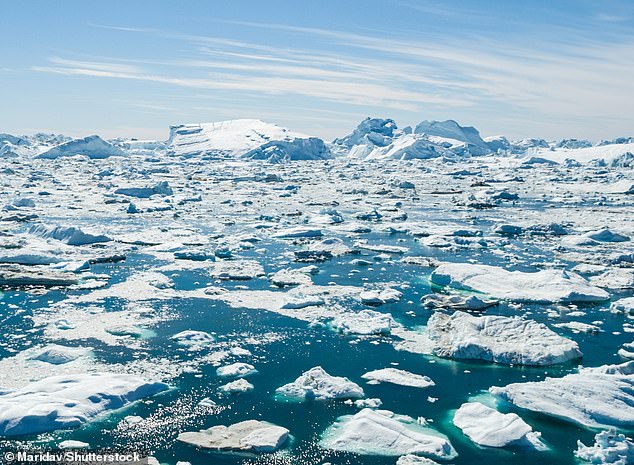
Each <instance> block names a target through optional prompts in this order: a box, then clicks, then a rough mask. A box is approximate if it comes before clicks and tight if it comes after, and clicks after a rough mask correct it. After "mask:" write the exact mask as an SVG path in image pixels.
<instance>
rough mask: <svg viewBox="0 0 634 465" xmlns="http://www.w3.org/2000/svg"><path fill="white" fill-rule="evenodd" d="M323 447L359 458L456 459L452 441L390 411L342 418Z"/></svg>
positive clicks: (326, 434) (363, 412)
mask: <svg viewBox="0 0 634 465" xmlns="http://www.w3.org/2000/svg"><path fill="white" fill-rule="evenodd" d="M320 445H321V446H322V447H324V448H326V449H331V450H337V451H344V452H352V453H354V454H359V455H382V456H393V457H397V456H400V455H405V454H413V455H425V456H432V457H437V458H441V459H451V458H454V457H455V456H456V455H457V454H456V451H455V450H454V448H453V446H452V445H451V443H450V442H449V439H447V438H446V437H444V436H442V435H441V434H440V433H438V432H436V431H434V430H432V429H430V428H427V427H424V426H421V425H420V424H418V423H417V422H416V420H415V419H413V418H411V417H408V416H405V415H396V414H394V413H393V412H390V411H387V410H371V409H363V410H361V411H360V412H359V413H357V414H356V415H344V416H342V417H339V418H338V419H337V422H336V423H334V424H333V425H332V426H330V427H328V428H327V429H326V431H325V432H324V433H323V435H322V439H321V441H320Z"/></svg>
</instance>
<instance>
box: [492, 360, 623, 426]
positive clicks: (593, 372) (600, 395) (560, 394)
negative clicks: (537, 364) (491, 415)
mask: <svg viewBox="0 0 634 465" xmlns="http://www.w3.org/2000/svg"><path fill="white" fill-rule="evenodd" d="M489 392H491V393H492V394H493V395H495V396H496V397H498V398H500V399H502V400H504V401H507V402H510V403H513V404H514V405H516V406H517V407H520V408H523V409H526V410H531V411H533V412H539V413H543V414H545V415H548V416H552V417H555V418H559V419H562V420H565V421H570V422H572V423H575V424H578V425H581V426H586V427H589V428H601V427H609V426H623V427H631V426H634V361H629V362H626V363H623V364H621V365H603V366H600V367H597V368H582V369H580V370H579V372H578V373H573V374H569V375H566V376H564V377H562V378H546V379H545V380H544V381H534V382H528V383H514V384H509V385H507V386H505V387H491V388H489Z"/></svg>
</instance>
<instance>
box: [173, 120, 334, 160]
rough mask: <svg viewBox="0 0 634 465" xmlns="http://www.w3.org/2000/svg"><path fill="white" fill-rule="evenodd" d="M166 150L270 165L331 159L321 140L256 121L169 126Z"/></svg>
mask: <svg viewBox="0 0 634 465" xmlns="http://www.w3.org/2000/svg"><path fill="white" fill-rule="evenodd" d="M168 147H169V153H170V154H171V155H174V156H179V157H186V158H188V157H192V156H199V155H211V156H217V157H221V158H247V159H258V160H267V161H272V162H279V161H289V160H325V159H328V158H331V154H330V151H329V150H328V148H327V147H326V145H325V144H324V142H323V141H322V140H321V139H318V138H316V137H309V136H306V135H304V134H300V133H297V132H293V131H290V130H288V129H286V128H282V127H280V126H277V125H275V124H269V123H265V122H263V121H260V120H256V119H239V120H231V121H220V122H216V123H202V124H181V125H177V126H172V127H170V137H169V140H168Z"/></svg>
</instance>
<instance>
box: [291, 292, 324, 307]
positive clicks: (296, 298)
mask: <svg viewBox="0 0 634 465" xmlns="http://www.w3.org/2000/svg"><path fill="white" fill-rule="evenodd" d="M324 303H325V301H324V299H323V298H322V297H319V296H314V295H303V294H287V295H286V296H285V297H284V303H283V304H282V308H288V309H300V308H306V307H312V306H321V305H324Z"/></svg>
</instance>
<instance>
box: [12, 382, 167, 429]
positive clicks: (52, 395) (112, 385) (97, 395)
mask: <svg viewBox="0 0 634 465" xmlns="http://www.w3.org/2000/svg"><path fill="white" fill-rule="evenodd" d="M166 389H168V386H167V385H166V384H164V383H160V382H148V381H145V380H143V379H141V378H139V377H137V376H132V375H124V374H110V373H91V374H76V375H60V376H52V377H49V378H45V379H42V380H40V381H36V382H34V383H31V384H29V385H27V386H25V387H23V388H21V389H17V390H15V391H11V392H9V393H6V394H2V395H0V436H9V437H10V436H23V435H30V434H36V433H43V432H47V431H53V430H58V429H69V428H77V427H79V426H81V425H83V424H84V423H86V422H88V421H91V420H93V419H94V418H95V417H97V416H98V415H101V414H103V413H106V412H108V411H110V410H115V409H119V408H121V407H124V406H126V405H128V404H130V403H131V402H134V401H136V400H139V399H142V398H144V397H148V396H151V395H154V394H157V393H159V392H162V391H165V390H166Z"/></svg>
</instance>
